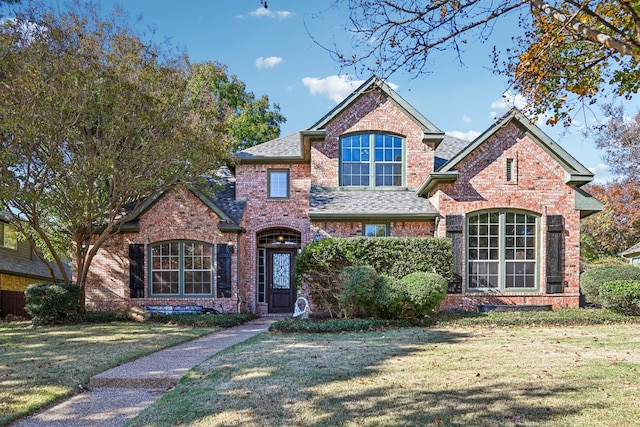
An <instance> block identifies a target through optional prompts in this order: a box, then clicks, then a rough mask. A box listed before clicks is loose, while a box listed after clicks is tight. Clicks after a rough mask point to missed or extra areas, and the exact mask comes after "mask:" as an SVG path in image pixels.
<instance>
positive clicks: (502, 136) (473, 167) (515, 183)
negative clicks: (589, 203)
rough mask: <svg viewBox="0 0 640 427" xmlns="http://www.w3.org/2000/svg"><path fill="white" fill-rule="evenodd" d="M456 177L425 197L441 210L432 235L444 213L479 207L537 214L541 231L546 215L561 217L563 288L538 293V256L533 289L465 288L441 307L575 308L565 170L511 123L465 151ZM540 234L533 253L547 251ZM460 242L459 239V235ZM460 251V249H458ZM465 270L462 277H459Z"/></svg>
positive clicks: (576, 237)
mask: <svg viewBox="0 0 640 427" xmlns="http://www.w3.org/2000/svg"><path fill="white" fill-rule="evenodd" d="M507 159H513V162H514V164H513V171H512V173H513V177H512V180H511V182H508V181H507V179H506V163H507ZM458 171H459V174H460V175H459V178H458V179H457V181H456V182H455V183H453V184H443V185H441V186H440V187H439V188H438V189H437V191H435V193H434V195H433V196H432V198H431V200H432V202H433V204H434V205H435V206H436V207H437V208H438V210H439V211H440V212H441V219H442V220H441V221H440V222H439V227H438V235H440V236H445V235H446V224H445V221H444V220H443V219H444V215H456V214H457V215H467V214H469V213H473V212H478V211H485V210H503V211H510V210H511V211H512V210H516V211H526V212H529V213H533V214H535V215H536V216H538V217H539V218H540V220H539V221H540V222H539V228H540V229H541V230H546V228H547V224H546V218H547V215H561V216H562V217H563V218H564V221H565V231H564V233H563V245H562V247H563V248H564V259H565V262H564V266H563V267H564V284H563V285H564V289H563V292H562V293H559V294H554V295H547V294H546V293H545V292H544V289H545V280H544V278H545V277H546V275H547V271H546V265H545V263H544V262H542V260H543V259H544V257H541V262H540V266H539V277H540V287H539V289H538V291H537V292H519V293H518V292H496V293H491V294H489V295H488V294H483V293H481V292H472V291H465V287H463V293H462V294H461V295H449V296H448V298H447V300H446V301H445V303H444V304H443V308H445V309H457V308H462V309H469V308H475V306H477V305H478V304H552V305H553V306H554V307H556V308H567V307H577V306H578V303H579V292H580V291H579V260H580V212H579V211H577V210H576V209H575V190H574V189H573V188H572V187H571V186H568V185H566V184H565V175H566V172H565V170H564V169H563V168H562V167H561V166H560V165H559V164H558V163H557V162H556V161H555V160H554V159H553V158H552V157H551V156H550V155H549V154H548V153H546V152H545V151H544V150H543V149H542V148H541V147H540V146H539V145H538V144H536V143H535V142H534V141H533V140H532V139H531V137H530V136H528V135H527V134H526V133H525V132H523V130H521V129H520V128H518V127H517V126H515V125H514V124H510V125H507V126H506V127H504V128H502V129H500V130H498V131H497V132H496V133H495V135H494V137H493V138H491V140H489V141H487V142H485V143H484V144H483V146H482V147H481V149H478V150H476V151H474V152H473V153H471V154H470V155H469V156H468V157H467V158H465V159H464V161H463V162H462V163H460V164H459V167H458ZM543 236H544V232H541V233H540V242H539V245H540V246H539V249H540V250H539V253H540V254H545V253H546V251H547V248H546V240H545V239H544V238H542V237H543ZM463 242H464V239H463ZM462 251H463V253H464V252H466V248H464V247H463V248H462ZM464 273H465V271H463V274H462V276H463V277H465V274H464Z"/></svg>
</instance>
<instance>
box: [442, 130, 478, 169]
mask: <svg viewBox="0 0 640 427" xmlns="http://www.w3.org/2000/svg"><path fill="white" fill-rule="evenodd" d="M469 144H470V142H469V141H465V140H463V139H460V138H456V137H455V136H451V135H447V134H445V135H444V138H443V140H442V142H440V144H438V147H436V151H435V165H434V169H435V170H436V171H437V170H438V169H440V167H441V166H442V165H444V164H445V163H447V162H448V161H449V160H451V159H452V158H453V157H454V156H455V155H456V154H458V153H459V152H461V151H462V150H464V148H465V147H466V146H467V145H469Z"/></svg>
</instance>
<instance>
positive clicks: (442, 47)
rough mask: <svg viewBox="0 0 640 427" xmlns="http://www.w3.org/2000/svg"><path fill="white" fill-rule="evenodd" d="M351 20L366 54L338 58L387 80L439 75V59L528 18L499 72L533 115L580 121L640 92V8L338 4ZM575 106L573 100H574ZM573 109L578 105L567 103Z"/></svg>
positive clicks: (525, 2) (415, 1) (462, 1)
mask: <svg viewBox="0 0 640 427" xmlns="http://www.w3.org/2000/svg"><path fill="white" fill-rule="evenodd" d="M336 3H337V4H342V5H344V6H345V7H346V9H347V10H349V11H350V24H351V27H350V28H349V30H350V32H351V34H352V35H353V39H352V40H353V42H352V47H354V48H355V49H356V52H358V53H357V54H354V55H350V54H345V53H344V50H343V49H340V48H338V47H337V46H334V47H333V48H331V49H330V50H331V51H333V52H334V53H335V54H336V57H337V60H338V61H339V62H340V63H341V64H342V65H343V66H347V67H355V68H356V69H358V70H362V69H364V70H367V71H369V72H370V71H374V72H377V73H378V74H381V75H382V77H388V76H389V75H390V74H392V73H394V72H396V71H398V70H404V71H407V72H409V73H411V74H412V75H414V76H419V75H423V74H426V73H428V72H429V67H430V65H431V63H430V61H429V60H430V58H431V56H430V55H431V54H432V52H433V51H453V52H455V53H457V55H458V57H459V58H461V57H462V52H463V50H464V46H465V44H466V43H467V41H468V40H470V39H472V38H475V39H478V40H480V41H487V40H488V38H489V36H490V35H491V33H492V32H493V29H494V26H495V25H496V22H497V21H499V20H502V19H504V17H506V16H508V15H513V14H515V13H519V14H520V15H519V20H518V23H519V26H520V33H519V34H514V38H513V41H514V46H513V48H510V49H508V50H506V51H505V52H500V51H495V52H494V70H495V72H497V73H504V74H506V75H508V76H509V78H510V80H511V83H512V85H513V87H514V89H515V90H517V91H518V92H520V93H522V94H524V95H526V96H527V97H528V101H529V103H530V108H531V109H532V111H534V112H537V113H542V112H546V111H548V110H550V111H553V112H554V114H553V116H552V117H551V118H550V119H549V122H550V123H552V124H553V123H556V122H557V121H559V120H563V121H564V122H565V124H566V123H568V122H570V121H571V117H570V115H569V111H570V110H571V109H572V108H574V107H575V102H579V103H591V102H595V100H596V96H597V95H598V94H600V93H601V92H602V91H605V89H611V91H613V92H614V93H617V94H619V95H624V96H629V95H632V94H634V93H636V92H637V90H638V85H640V79H638V76H639V74H640V68H639V67H638V62H637V61H638V57H639V56H640V39H638V37H637V35H638V34H640V15H639V11H640V2H639V1H638V0H589V1H577V0H549V1H546V2H545V1H543V0H495V1H491V2H487V1H483V0H433V1H423V0H395V1H392V0H382V1H380V0H337V2H336ZM572 98H573V99H572ZM568 99H572V102H570V101H567V100H568Z"/></svg>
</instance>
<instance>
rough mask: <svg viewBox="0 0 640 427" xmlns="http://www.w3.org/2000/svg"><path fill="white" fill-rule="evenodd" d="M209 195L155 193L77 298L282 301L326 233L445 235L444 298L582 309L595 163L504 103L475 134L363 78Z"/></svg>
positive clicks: (253, 305)
mask: <svg viewBox="0 0 640 427" xmlns="http://www.w3.org/2000/svg"><path fill="white" fill-rule="evenodd" d="M237 160H238V164H237V166H236V167H235V169H234V171H233V173H231V172H229V171H226V174H225V175H224V176H220V177H217V178H216V179H215V180H212V182H214V181H217V182H218V183H219V184H220V185H222V188H224V191H218V192H216V193H215V197H212V196H209V195H206V194H203V193H201V192H199V191H197V190H191V189H180V190H177V191H176V192H172V193H166V194H161V195H157V196H156V197H154V198H153V199H152V200H150V201H148V202H147V203H146V204H145V205H144V206H143V207H142V208H141V209H139V210H138V211H137V212H135V213H133V214H132V217H131V222H130V224H129V226H128V227H126V228H125V229H123V230H122V233H120V234H118V235H117V236H114V238H113V239H112V240H111V241H110V242H109V243H108V244H107V245H105V247H104V248H102V249H101V250H100V251H99V252H98V255H97V257H96V259H95V261H94V264H93V268H92V272H91V275H90V278H89V280H88V282H87V290H88V294H87V298H88V299H87V307H88V308H92V309H100V310H110V309H114V308H117V307H123V306H130V305H134V304H140V305H146V304H199V305H203V306H205V307H215V308H217V309H222V310H225V311H236V310H239V311H250V312H255V313H258V314H260V315H267V314H269V313H290V312H293V303H294V301H295V297H296V291H295V287H294V286H293V284H292V274H291V273H292V266H293V262H294V260H295V257H296V255H297V254H298V253H299V251H300V250H301V249H302V248H303V247H304V245H306V244H307V243H308V242H310V241H312V240H315V239H322V238H325V237H329V236H340V237H351V236H427V237H428V236H443V237H444V236H446V237H450V238H451V239H452V241H453V246H454V272H455V275H454V279H453V281H452V285H451V286H450V289H449V291H450V292H449V294H448V296H447V298H446V299H445V301H444V304H443V306H442V308H443V309H474V308H476V306H478V305H479V304H490V303H502V304H552V305H553V306H554V307H556V308H561V307H578V305H579V264H580V262H579V261H580V219H581V218H583V217H586V216H588V215H590V214H592V213H595V212H598V211H599V210H601V209H602V204H601V203H600V202H598V201H597V200H595V199H593V198H592V197H591V196H590V195H589V194H587V193H586V192H584V191H583V190H581V189H580V187H581V186H582V185H584V184H586V183H588V182H590V181H591V180H592V179H593V174H592V173H591V172H590V171H589V170H587V169H586V168H585V167H584V166H582V165H581V164H580V163H579V162H578V161H576V160H575V159H574V158H573V157H571V155H569V154H568V153H567V152H566V151H564V150H563V149H562V148H561V147H560V146H558V145H557V144H556V143H555V142H554V141H552V140H551V139H550V138H549V137H548V136H547V135H545V134H544V133H543V132H542V131H541V130H540V129H538V128H537V127H536V126H534V125H533V124H532V123H531V122H530V121H529V120H528V119H527V118H526V117H525V116H523V115H522V114H521V113H520V112H518V111H516V110H512V111H510V112H509V113H508V114H506V115H505V116H504V117H502V118H501V119H499V120H498V121H497V122H496V123H495V124H494V125H493V126H492V127H491V128H489V129H488V130H487V131H486V132H484V133H483V134H482V135H481V136H479V137H478V138H477V139H476V140H474V141H473V142H471V143H467V142H464V141H461V140H458V139H455V138H452V137H449V136H446V135H445V134H444V133H443V132H442V131H441V130H440V129H438V128H437V127H436V126H435V125H433V124H432V123H431V122H430V121H429V120H427V119H426V118H425V117H424V116H422V114H420V113H419V112H418V111H416V110H415V109H414V108H413V107H412V106H411V105H409V104H408V103H407V102H406V101H405V100H404V99H402V98H401V97H400V96H399V95H398V94H397V93H396V92H394V91H393V90H392V89H391V88H390V87H389V86H388V85H387V84H385V83H384V82H382V81H381V80H379V79H377V78H375V77H374V78H371V79H369V80H368V81H367V82H365V83H364V84H363V85H362V86H361V87H360V88H358V89H357V90H356V91H355V92H353V93H352V94H351V95H350V96H349V97H348V98H346V99H345V100H344V101H343V102H342V103H340V104H339V105H338V106H336V107H335V108H334V109H333V110H332V111H331V112H329V114H327V115H326V116H324V117H323V118H321V119H320V120H319V121H318V122H316V123H315V124H314V125H313V126H311V127H310V128H309V129H306V130H303V131H300V132H296V133H294V134H292V135H288V136H284V137H282V138H279V139H276V140H273V141H270V142H266V143H264V144H260V145H257V146H255V147H252V148H249V149H246V150H244V151H241V152H239V153H237Z"/></svg>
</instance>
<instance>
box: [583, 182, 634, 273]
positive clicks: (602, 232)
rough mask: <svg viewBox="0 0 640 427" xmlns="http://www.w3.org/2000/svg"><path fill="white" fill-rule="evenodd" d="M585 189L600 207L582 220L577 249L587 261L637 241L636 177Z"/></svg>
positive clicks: (609, 253) (593, 185)
mask: <svg viewBox="0 0 640 427" xmlns="http://www.w3.org/2000/svg"><path fill="white" fill-rule="evenodd" d="M586 189H587V191H588V192H589V193H590V194H592V195H593V196H594V197H595V198H597V199H598V200H600V201H601V202H602V203H604V209H603V210H602V211H601V212H598V213H597V214H595V215H592V216H590V217H588V218H585V219H583V220H582V223H581V239H582V245H581V251H582V256H583V258H584V259H585V260H587V261H593V260H595V259H596V258H599V257H604V256H617V255H618V254H619V253H620V252H622V251H624V250H625V249H627V248H629V247H630V246H632V245H634V244H636V243H637V242H639V241H640V186H639V185H638V182H637V181H635V182H634V181H623V182H612V183H609V184H605V185H597V184H590V185H589V186H588V187H586Z"/></svg>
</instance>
